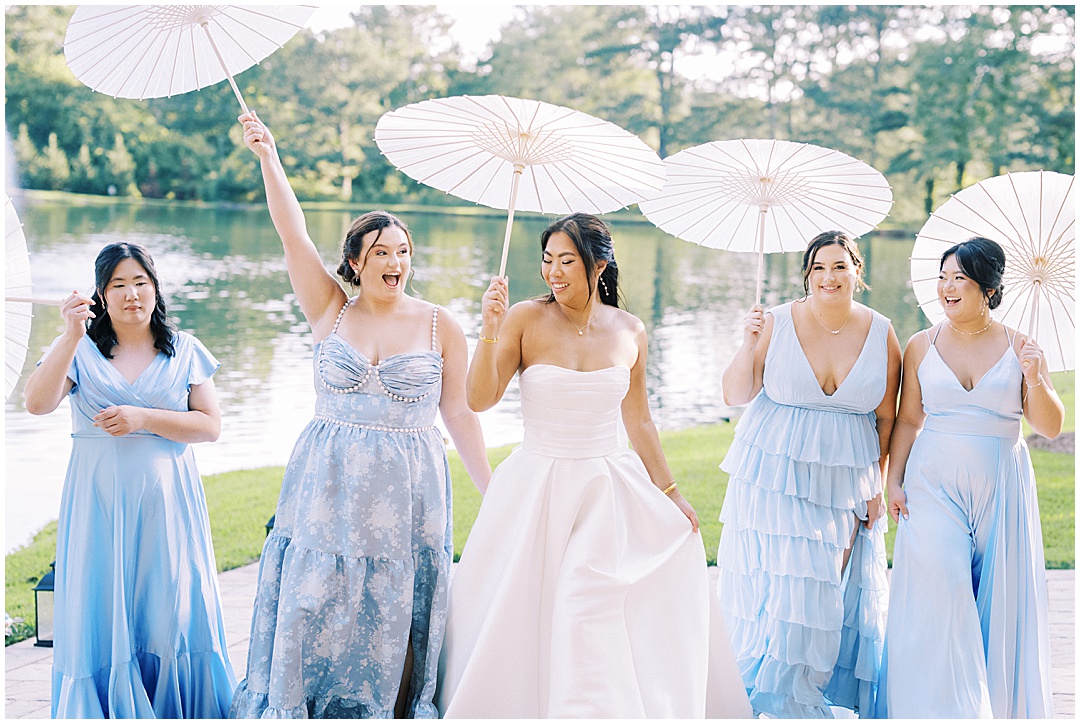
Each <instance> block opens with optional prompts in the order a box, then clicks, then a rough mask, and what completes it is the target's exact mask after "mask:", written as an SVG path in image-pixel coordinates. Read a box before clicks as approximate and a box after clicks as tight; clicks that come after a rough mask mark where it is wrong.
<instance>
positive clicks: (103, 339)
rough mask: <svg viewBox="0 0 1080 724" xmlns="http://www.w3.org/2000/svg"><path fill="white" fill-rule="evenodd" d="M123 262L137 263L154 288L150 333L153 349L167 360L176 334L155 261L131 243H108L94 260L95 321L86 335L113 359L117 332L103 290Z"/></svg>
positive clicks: (171, 353)
mask: <svg viewBox="0 0 1080 724" xmlns="http://www.w3.org/2000/svg"><path fill="white" fill-rule="evenodd" d="M124 259H134V260H135V261H137V262H138V263H139V266H141V267H142V268H143V270H144V271H145V272H146V276H148V277H150V282H151V283H152V284H153V285H154V297H155V299H156V302H155V304H154V311H153V313H152V314H151V315H150V332H151V334H153V335H154V347H155V348H156V349H157V350H158V351H159V352H163V353H164V354H165V355H166V356H167V357H172V356H173V354H174V353H175V352H174V350H173V335H174V334H175V333H176V328H175V327H173V325H172V324H171V323H170V322H169V315H168V313H167V312H166V311H165V297H164V296H162V294H161V284H159V283H158V274H157V268H155V267H154V260H153V259H152V258H150V252H148V251H147V250H146V249H145V248H144V247H142V246H140V245H139V244H132V243H130V242H120V243H118V244H109V245H108V246H106V247H105V248H104V249H102V250H101V251H100V252H99V253H98V255H97V259H96V260H95V261H94V287H95V289H94V294H93V300H94V302H93V304H91V305H90V311H91V312H93V313H94V318H93V319H91V320H90V326H89V328H87V331H86V334H87V335H88V336H89V337H90V340H91V341H92V342H93V343H94V344H96V345H97V348H98V350H100V351H101V354H103V355H104V356H105V357H106V358H108V359H112V357H113V353H112V350H113V347H115V346H116V343H117V342H116V330H114V329H113V325H112V319H110V318H109V313H108V310H107V309H106V308H105V289H106V287H108V286H109V281H110V280H111V279H112V278H113V273H114V272H115V271H116V267H117V265H119V264H120V262H122V261H123V260H124Z"/></svg>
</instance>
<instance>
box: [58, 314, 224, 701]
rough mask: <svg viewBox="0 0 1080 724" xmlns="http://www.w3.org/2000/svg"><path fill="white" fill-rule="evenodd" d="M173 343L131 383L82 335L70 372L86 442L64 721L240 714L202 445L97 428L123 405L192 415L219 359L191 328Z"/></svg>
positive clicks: (71, 516) (69, 607)
mask: <svg viewBox="0 0 1080 724" xmlns="http://www.w3.org/2000/svg"><path fill="white" fill-rule="evenodd" d="M173 345H174V348H175V354H174V355H173V356H171V357H169V356H166V355H165V354H163V353H160V352H159V353H158V355H157V357H156V358H155V359H154V361H153V362H151V363H150V366H149V367H147V368H146V370H144V371H143V373H142V374H141V375H140V376H139V377H138V379H136V380H135V382H134V383H129V382H128V381H127V380H126V379H124V377H123V375H121V374H120V372H119V371H118V370H117V369H116V368H115V367H113V366H112V364H111V363H110V362H109V361H108V360H107V359H105V357H104V356H103V355H102V354H101V352H100V351H98V348H97V347H96V346H95V345H94V343H93V342H92V341H91V340H90V338H89V337H83V339H82V340H81V341H80V342H79V346H78V347H77V348H76V351H75V359H74V361H73V362H72V364H71V368H70V369H69V370H68V377H69V378H70V379H71V381H72V382H73V383H74V387H73V388H72V390H71V394H70V396H69V399H70V402H71V419H72V437H73V438H74V441H73V444H72V449H71V461H70V462H69V464H68V472H67V479H66V480H65V482H64V491H63V495H62V497H61V502H60V520H59V527H58V531H57V541H56V599H55V601H56V604H55V605H56V623H55V629H54V640H55V644H54V648H53V677H52V715H53V717H55V718H64V719H69V718H70V719H93V718H104V717H108V718H113V719H119V718H143V719H148V718H158V719H180V718H210V719H217V718H221V717H224V716H225V715H226V714H227V713H228V711H229V702H230V700H231V698H232V691H233V688H234V687H235V686H236V679H235V677H234V676H233V670H232V666H231V665H230V664H229V658H228V654H227V650H226V646H225V626H224V623H223V622H222V617H221V601H220V594H219V592H218V581H217V566H216V565H215V562H214V551H213V548H212V547H211V544H210V521H209V518H208V517H207V513H206V499H205V496H204V494H203V488H202V480H201V478H200V477H199V472H198V470H197V469H196V467H195V457H194V455H193V454H192V451H191V446H190V445H187V444H185V443H180V442H173V441H171V440H166V439H165V438H162V437H159V436H157V435H154V434H152V433H148V432H135V433H131V434H129V435H123V436H121V437H112V436H111V435H109V434H108V433H106V432H105V431H103V430H101V429H100V428H97V427H94V426H93V417H94V415H96V414H98V413H99V412H101V411H102V410H103V409H105V408H106V407H109V406H112V405H135V406H137V407H150V408H155V409H160V410H177V411H186V410H187V409H188V393H189V391H190V388H191V386H192V385H198V384H201V383H203V382H205V381H206V380H208V379H209V378H210V376H211V375H213V374H214V372H215V371H216V370H217V368H218V362H217V360H216V359H214V357H213V356H212V355H211V354H210V353H209V352H208V351H207V350H206V348H205V347H204V346H203V345H202V343H200V342H199V341H198V340H197V339H195V338H194V337H192V336H191V335H189V334H186V333H184V332H177V333H176V336H175V337H174V339H173Z"/></svg>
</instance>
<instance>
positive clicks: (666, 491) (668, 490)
mask: <svg viewBox="0 0 1080 724" xmlns="http://www.w3.org/2000/svg"><path fill="white" fill-rule="evenodd" d="M678 489H679V484H678V483H676V482H675V481H674V480H672V481H671V484H670V485H668V486H667V487H666V488H664V490H663V493H664V495H670V494H671V493H672V492H673V491H675V490H678Z"/></svg>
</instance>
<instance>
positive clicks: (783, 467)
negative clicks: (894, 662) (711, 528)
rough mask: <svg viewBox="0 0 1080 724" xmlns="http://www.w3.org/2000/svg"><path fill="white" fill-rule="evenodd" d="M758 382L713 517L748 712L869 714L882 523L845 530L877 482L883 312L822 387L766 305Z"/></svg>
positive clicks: (875, 666)
mask: <svg viewBox="0 0 1080 724" xmlns="http://www.w3.org/2000/svg"><path fill="white" fill-rule="evenodd" d="M772 315H773V328H772V339H771V341H770V342H769V349H768V352H767V353H766V357H765V371H764V377H763V386H762V389H761V392H760V393H759V394H758V396H757V397H755V398H754V400H753V401H752V402H751V403H750V405H749V406H748V407H747V409H746V411H745V412H744V413H743V416H742V418H741V419H740V420H739V424H738V425H737V426H736V428H735V439H734V441H733V442H732V444H731V448H730V449H729V450H728V454H727V456H726V457H725V458H724V461H723V463H721V465H720V467H721V469H723V470H724V471H725V472H727V473H729V475H730V479H729V481H728V488H727V494H726V497H725V499H724V507H723V509H722V510H721V513H720V520H721V522H722V523H723V524H724V528H723V530H722V532H721V535H720V548H719V552H718V554H717V563H718V565H719V567H720V580H719V584H718V587H717V588H718V590H717V592H718V595H719V596H720V606H721V609H722V610H723V611H724V614H725V618H726V621H727V623H728V626H729V628H730V630H731V637H732V643H733V645H734V647H735V655H736V659H737V661H738V664H739V670H740V672H741V673H742V676H743V683H744V684H745V685H746V689H747V693H748V694H749V695H750V703H751V704H752V705H753V707H754V712H755V714H758V713H767V714H769V715H770V716H774V717H785V718H787V717H794V718H831V717H832V711H831V710H830V709H829V706H830V705H837V706H844V707H847V708H850V709H855V710H857V711H858V712H859V713H860V714H861V716H863V717H866V716H870V715H872V713H873V711H874V708H875V707H874V702H875V698H876V695H877V682H878V671H879V669H880V663H881V651H882V646H883V644H884V636H885V630H884V627H885V621H884V616H885V609H886V604H887V597H888V584H887V582H886V577H885V570H886V559H885V540H884V535H885V528H886V520H885V518H884V517H883V518H881V519H879V520H878V522H877V523H876V524H875V525H874V528H873V529H872V530H867V529H866V528H865V526H863V525H861V524H859V525H858V526H857V530H858V533H857V535H856V540H855V544H854V546H853V547H852V552H851V556H850V558H849V560H848V564H847V567H846V568H842V563H843V554H844V550H845V549H846V548H847V547H848V543H849V541H850V540H851V538H852V535H853V534H855V532H856V521H855V517H856V516H859V517H862V518H865V517H866V501H868V500H870V499H871V498H873V497H874V496H875V495H877V494H878V493H880V492H881V490H882V482H881V472H880V469H879V467H878V459H879V457H880V445H879V443H878V435H877V428H876V420H877V417H876V415H875V413H874V410H875V409H876V408H877V406H878V405H879V404H881V401H882V399H883V398H884V396H885V390H886V387H887V382H888V379H887V378H888V332H889V320H888V319H886V318H885V317H883V316H882V315H880V314H878V313H877V312H873V321H872V322H871V325H870V331H869V333H868V334H867V337H866V341H865V342H864V344H863V348H862V351H861V352H860V354H859V357H858V359H857V361H856V362H855V366H854V367H853V368H852V369H851V372H850V373H849V374H848V376H847V377H846V378H845V379H844V381H843V382H842V383H841V385H840V387H839V388H838V389H837V390H836V391H835V392H834V393H833V394H832V395H826V394H825V393H824V392H823V391H822V390H821V387H820V386H819V385H818V382H817V379H816V378H815V376H814V371H813V369H812V368H811V367H810V362H809V361H808V360H807V358H806V355H805V354H804V353H803V350H802V347H801V346H800V344H799V340H798V337H797V336H796V334H795V327H794V324H793V322H792V318H791V304H790V303H788V304H783V305H781V306H779V307H776V308H774V309H773V310H772Z"/></svg>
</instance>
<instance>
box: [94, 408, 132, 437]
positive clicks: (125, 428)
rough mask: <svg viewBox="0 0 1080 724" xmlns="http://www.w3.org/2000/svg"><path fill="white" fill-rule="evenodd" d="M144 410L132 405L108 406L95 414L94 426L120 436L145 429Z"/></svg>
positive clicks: (114, 435)
mask: <svg viewBox="0 0 1080 724" xmlns="http://www.w3.org/2000/svg"><path fill="white" fill-rule="evenodd" d="M143 413H144V410H143V409H142V408H140V407H134V406H132V405H119V406H113V407H106V408H105V409H104V410H102V411H101V412H99V413H98V414H96V415H94V427H100V428H101V429H102V430H104V431H105V432H107V433H109V434H110V435H112V436H113V437H120V436H122V435H127V434H129V433H132V432H137V431H139V430H141V429H143V425H144V419H145V418H144V414H143Z"/></svg>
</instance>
